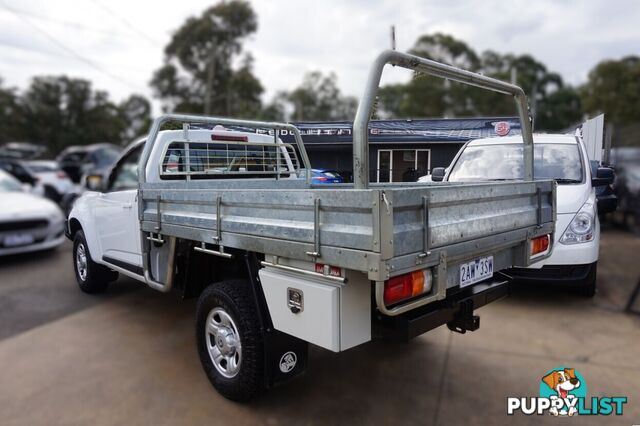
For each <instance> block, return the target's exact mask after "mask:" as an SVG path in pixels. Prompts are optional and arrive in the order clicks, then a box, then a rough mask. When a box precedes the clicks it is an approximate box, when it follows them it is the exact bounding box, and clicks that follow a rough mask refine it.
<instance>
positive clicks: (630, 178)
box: [611, 147, 640, 234]
mask: <svg viewBox="0 0 640 426" xmlns="http://www.w3.org/2000/svg"><path fill="white" fill-rule="evenodd" d="M611 163H612V165H613V167H614V168H615V170H616V175H617V176H616V182H615V184H614V187H613V191H614V193H615V194H616V196H617V197H618V205H619V207H618V211H617V212H616V215H614V217H616V218H617V220H618V221H619V222H622V225H624V226H625V227H627V228H628V229H629V230H630V231H632V232H634V233H636V234H640V148H635V147H624V148H614V149H612V150H611Z"/></svg>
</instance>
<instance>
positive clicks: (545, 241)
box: [531, 234, 551, 256]
mask: <svg viewBox="0 0 640 426" xmlns="http://www.w3.org/2000/svg"><path fill="white" fill-rule="evenodd" d="M550 242H551V238H550V236H549V234H547V235H543V236H541V237H536V238H534V239H532V240H531V256H535V255H537V254H540V253H544V252H545V251H547V250H549V244H550Z"/></svg>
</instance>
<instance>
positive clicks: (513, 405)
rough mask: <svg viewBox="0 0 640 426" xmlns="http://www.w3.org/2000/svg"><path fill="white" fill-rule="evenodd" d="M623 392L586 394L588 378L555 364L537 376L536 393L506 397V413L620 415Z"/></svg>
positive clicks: (625, 400)
mask: <svg viewBox="0 0 640 426" xmlns="http://www.w3.org/2000/svg"><path fill="white" fill-rule="evenodd" d="M626 403H627V397H626V396H613V397H609V396H607V397H596V396H594V397H591V398H587V382H586V381H585V379H584V377H583V376H582V374H580V373H579V372H578V371H576V370H575V369H574V368H565V367H560V368H554V369H553V370H550V371H548V372H547V373H546V374H545V375H544V376H543V377H542V379H541V380H540V396H539V397H537V398H536V397H524V398H518V397H510V398H507V414H508V415H513V414H514V413H516V412H518V411H519V412H522V413H523V414H526V415H529V416H530V415H533V414H536V415H543V414H545V413H549V414H550V415H553V416H562V417H565V416H566V417H574V416H578V415H601V416H608V415H612V414H613V415H616V416H620V415H622V411H623V406H624V404H626Z"/></svg>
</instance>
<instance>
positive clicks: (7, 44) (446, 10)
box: [0, 0, 640, 100]
mask: <svg viewBox="0 0 640 426" xmlns="http://www.w3.org/2000/svg"><path fill="white" fill-rule="evenodd" d="M213 3H214V2H211V1H202V0H183V1H177V2H176V1H171V2H160V1H141V0H108V1H107V0H85V1H82V2H79V1H71V0H48V1H46V0H20V1H18V0H0V52H1V58H2V60H1V62H0V64H1V68H0V77H2V79H3V80H4V84H5V85H10V86H16V87H18V88H24V87H26V86H27V85H28V84H29V81H30V79H31V78H32V77H33V76H35V75H43V74H49V75H52V74H53V75H58V74H67V75H70V76H73V77H83V78H87V79H89V80H91V81H93V82H94V86H95V88H99V89H103V90H107V91H108V92H109V93H110V94H111V95H112V98H113V99H115V100H120V99H122V98H124V97H126V96H128V95H129V94H130V93H132V92H138V93H142V94H144V95H147V96H149V97H150V96H151V91H150V90H149V87H148V82H149V80H150V78H151V74H152V72H153V70H155V69H156V68H158V67H159V66H160V65H161V63H162V61H163V53H162V52H163V47H164V46H165V45H166V44H167V42H168V41H169V39H170V37H171V33H172V32H173V31H174V30H175V29H177V28H178V27H179V26H180V25H181V24H182V22H183V21H184V20H185V18H187V17H188V16H191V15H196V14H200V13H201V12H202V10H204V9H205V8H206V7H207V6H209V5H211V4H213ZM160 4H163V6H159V5H160ZM252 4H253V6H254V9H255V10H256V13H257V15H258V21H259V29H258V31H257V33H255V34H254V35H253V36H251V38H250V39H248V40H247V42H246V44H245V46H246V50H248V51H250V52H251V53H252V54H253V55H254V57H255V73H256V75H257V76H258V78H259V79H260V81H261V82H262V84H263V85H264V87H265V89H266V93H265V100H268V99H269V98H270V97H271V96H272V95H273V93H275V92H276V91H278V90H282V89H285V90H286V89H290V88H292V87H295V86H296V85H298V84H299V83H300V81H301V80H302V77H303V75H304V73H305V72H306V71H310V70H315V69H321V70H324V71H335V72H336V73H337V75H338V78H339V85H340V87H341V88H342V90H343V91H344V92H345V93H346V94H350V95H358V94H359V93H360V92H361V90H362V89H363V83H364V78H365V76H366V73H367V67H368V65H369V63H370V62H371V60H372V59H373V58H374V57H375V55H376V53H377V52H379V51H380V50H382V49H385V48H388V47H389V46H390V37H389V29H390V26H391V25H395V26H396V40H397V48H398V50H408V49H409V48H410V47H411V46H412V45H413V43H414V41H415V40H416V38H417V37H419V36H420V35H422V34H425V33H433V32H437V31H440V32H445V33H449V34H452V35H453V36H455V37H457V38H460V39H462V40H464V41H466V42H467V43H468V44H469V45H471V47H473V48H474V49H475V50H476V51H478V52H481V51H483V50H485V49H493V50H496V51H498V52H502V53H507V52H513V53H518V54H520V53H531V54H533V55H534V56H535V57H536V58H538V59H540V60H542V62H544V63H545V64H546V65H547V66H548V67H549V69H551V70H553V71H558V72H560V73H561V74H562V75H563V77H564V78H565V80H567V81H568V82H570V83H572V84H579V83H581V82H583V81H584V80H585V79H586V76H587V73H588V71H589V69H590V68H591V67H593V66H594V65H595V64H596V63H598V62H599V61H601V60H603V59H606V58H616V59H617V58H621V57H623V56H626V55H631V54H635V55H640V2H639V1H636V0H626V1H624V0H623V1H616V0H582V1H579V0H564V1H563V0H558V1H541V0H538V1H531V0H510V1H498V0H485V1H482V2H480V1H474V0H460V1H455V0H454V1H442V0H441V1H432V0H403V1H398V0H389V1H366V0H355V1H346V0H342V1H340V0H323V1H304V0H298V1H296V0H255V1H252ZM408 77H409V73H408V72H407V71H403V70H390V71H389V72H388V73H386V74H385V78H384V81H385V82H391V81H399V80H403V79H407V78H408Z"/></svg>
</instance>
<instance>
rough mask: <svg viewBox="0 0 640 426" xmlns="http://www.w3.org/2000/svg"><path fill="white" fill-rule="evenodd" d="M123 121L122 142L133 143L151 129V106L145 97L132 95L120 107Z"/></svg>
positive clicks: (120, 115) (120, 116)
mask: <svg viewBox="0 0 640 426" xmlns="http://www.w3.org/2000/svg"><path fill="white" fill-rule="evenodd" d="M118 110H119V119H120V121H121V124H120V126H121V129H122V130H121V133H120V140H121V141H123V142H130V141H133V140H134V139H135V138H137V137H140V136H142V135H144V134H145V133H147V132H148V131H149V128H150V127H151V104H150V103H149V100H148V99H147V98H145V97H144V96H140V95H131V96H129V97H128V98H127V99H125V100H124V101H122V102H121V103H120V104H119V105H118Z"/></svg>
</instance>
